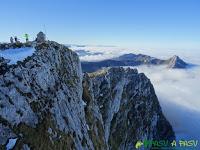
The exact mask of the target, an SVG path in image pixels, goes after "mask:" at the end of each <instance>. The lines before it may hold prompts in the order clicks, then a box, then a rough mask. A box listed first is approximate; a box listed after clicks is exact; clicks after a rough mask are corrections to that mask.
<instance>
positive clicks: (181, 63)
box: [168, 55, 188, 68]
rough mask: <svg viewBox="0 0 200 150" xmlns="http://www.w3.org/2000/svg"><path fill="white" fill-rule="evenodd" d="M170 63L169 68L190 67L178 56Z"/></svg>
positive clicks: (171, 59) (172, 58)
mask: <svg viewBox="0 0 200 150" xmlns="http://www.w3.org/2000/svg"><path fill="white" fill-rule="evenodd" d="M168 61H169V63H168V68H186V67H187V65H188V64H187V63H186V62H184V61H183V60H182V59H181V58H180V57H179V56H177V55H174V56H173V57H171V58H170V59H169V60H168Z"/></svg>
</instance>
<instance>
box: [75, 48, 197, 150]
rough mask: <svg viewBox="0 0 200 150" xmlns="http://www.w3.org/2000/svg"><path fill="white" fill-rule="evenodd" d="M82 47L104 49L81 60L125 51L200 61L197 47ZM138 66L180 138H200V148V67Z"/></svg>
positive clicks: (164, 57) (97, 50)
mask: <svg viewBox="0 0 200 150" xmlns="http://www.w3.org/2000/svg"><path fill="white" fill-rule="evenodd" d="M75 49H76V48H75ZM77 49H80V47H79V48H77ZM81 49H85V50H88V51H90V52H93V53H94V52H101V53H103V54H100V55H95V56H92V55H91V56H84V57H81V60H88V61H97V60H103V59H108V58H112V57H116V56H119V55H122V54H125V53H135V54H138V53H142V54H146V55H150V56H153V57H157V58H162V59H167V58H169V57H171V56H173V55H178V56H180V57H181V58H182V59H183V60H184V61H186V62H188V63H193V64H197V65H200V51H197V50H196V51H195V50H193V51H184V50H162V51H159V50H133V49H131V48H119V47H102V46H101V47H98V46H96V47H95V46H86V47H82V48H81ZM134 68H135V67H134ZM137 68H138V70H139V72H144V73H145V74H146V76H147V77H148V78H150V80H151V82H152V84H153V85H154V88H155V91H156V95H157V96H158V99H159V102H160V104H161V107H162V110H163V113H164V115H165V116H166V118H167V119H168V120H169V121H170V123H171V124H172V126H173V128H174V130H175V133H176V136H177V139H194V140H199V144H198V145H199V149H200V67H199V66H197V67H194V68H190V69H185V70H184V69H166V66H152V67H147V66H139V67H137Z"/></svg>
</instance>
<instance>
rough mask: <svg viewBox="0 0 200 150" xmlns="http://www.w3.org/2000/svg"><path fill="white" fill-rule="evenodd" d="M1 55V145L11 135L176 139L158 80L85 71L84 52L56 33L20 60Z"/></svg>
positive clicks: (106, 145) (80, 143)
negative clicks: (162, 103)
mask: <svg viewBox="0 0 200 150" xmlns="http://www.w3.org/2000/svg"><path fill="white" fill-rule="evenodd" d="M2 62H3V63H1V64H3V65H0V70H2V67H3V72H1V73H0V131H1V132H0V149H5V147H6V145H7V146H8V143H9V144H10V142H9V141H12V140H16V143H15V145H14V146H15V147H14V149H20V150H21V149H24V150H26V149H28V148H30V149H38V150H54V149H78V150H81V149H85V150H88V149H101V150H104V149H116V148H117V149H123V148H127V149H132V148H133V147H134V144H135V142H136V141H137V140H142V139H144V138H145V137H147V138H149V139H163V138H164V139H174V132H173V130H172V128H171V126H170V124H169V123H168V121H167V120H166V119H165V117H164V116H163V114H162V111H161V108H160V106H159V103H158V100H157V97H156V95H155V92H154V89H153V86H152V85H151V83H150V81H149V79H147V77H145V75H144V74H138V73H137V71H136V70H131V69H123V68H111V69H109V70H102V71H101V72H95V73H93V74H85V75H84V78H83V75H82V70H81V64H80V61H79V58H78V56H77V54H76V53H74V52H73V51H71V50H69V49H68V48H67V47H65V46H63V45H60V44H58V43H56V42H51V41H48V42H44V43H40V44H39V43H37V44H36V46H35V52H34V53H33V55H32V56H29V57H27V58H26V59H25V60H23V61H19V62H17V64H12V65H9V64H7V62H8V61H6V60H5V59H2ZM102 94H103V95H102ZM102 96H103V97H102ZM118 131H119V132H118ZM127 136H129V137H128V138H127ZM125 143H126V144H125Z"/></svg>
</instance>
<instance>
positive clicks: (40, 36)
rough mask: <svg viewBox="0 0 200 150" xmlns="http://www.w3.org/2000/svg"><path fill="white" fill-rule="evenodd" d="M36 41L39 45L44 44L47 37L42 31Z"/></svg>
mask: <svg viewBox="0 0 200 150" xmlns="http://www.w3.org/2000/svg"><path fill="white" fill-rule="evenodd" d="M36 41H37V42H38V43H43V42H45V41H46V35H45V34H44V33H43V32H41V31H40V32H39V33H38V34H37V38H36Z"/></svg>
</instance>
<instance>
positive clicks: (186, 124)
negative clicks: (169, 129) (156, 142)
mask: <svg viewBox="0 0 200 150" xmlns="http://www.w3.org/2000/svg"><path fill="white" fill-rule="evenodd" d="M138 70H139V72H144V73H145V74H146V76H147V77H148V78H150V80H151V82H152V84H153V85H154V88H155V91H156V95H157V96H158V99H159V102H160V104H161V107H162V110H163V113H164V114H165V116H166V117H167V119H168V120H169V121H170V123H171V124H172V126H173V128H174V130H175V132H176V135H177V138H178V139H199V140H200V109H199V108H200V98H199V94H200V88H199V85H200V68H199V67H196V68H191V69H187V70H182V69H166V66H160V67H155V66H153V67H147V66H140V67H138Z"/></svg>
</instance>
